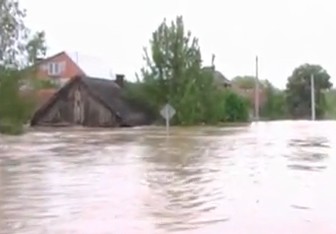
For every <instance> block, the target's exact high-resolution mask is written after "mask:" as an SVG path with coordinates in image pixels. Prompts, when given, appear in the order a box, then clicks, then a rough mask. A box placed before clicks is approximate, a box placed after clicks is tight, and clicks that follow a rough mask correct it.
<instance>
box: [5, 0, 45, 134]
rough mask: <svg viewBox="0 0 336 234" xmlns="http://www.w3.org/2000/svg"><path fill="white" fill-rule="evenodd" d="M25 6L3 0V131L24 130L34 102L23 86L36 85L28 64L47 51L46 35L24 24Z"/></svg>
mask: <svg viewBox="0 0 336 234" xmlns="http://www.w3.org/2000/svg"><path fill="white" fill-rule="evenodd" d="M25 16H26V13H25V10H23V9H21V8H20V6H19V3H18V1H15V0H0V35H1V40H0V64H1V68H0V132H2V133H8V134H16V133H21V132H22V128H23V125H24V123H25V122H26V121H27V120H28V118H29V116H30V114H31V111H32V108H33V106H34V104H33V102H32V99H30V98H28V97H25V96H24V95H23V92H22V90H21V89H22V88H23V87H24V86H27V84H29V85H30V86H32V87H33V88H34V87H35V85H34V84H33V85H32V82H31V80H29V79H31V78H32V77H31V76H29V74H30V73H29V72H31V71H30V69H28V68H27V67H26V66H27V65H31V64H33V63H34V62H35V58H36V56H37V55H41V54H42V55H43V54H45V50H46V46H45V41H44V40H45V35H44V32H38V33H36V34H35V35H34V36H32V37H31V38H29V35H30V31H29V29H28V28H27V27H26V26H25V24H24V18H25ZM41 85H42V84H41Z"/></svg>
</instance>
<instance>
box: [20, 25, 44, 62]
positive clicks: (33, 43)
mask: <svg viewBox="0 0 336 234" xmlns="http://www.w3.org/2000/svg"><path fill="white" fill-rule="evenodd" d="M25 49H26V51H27V56H28V63H29V65H34V64H36V62H37V59H38V58H39V57H44V56H45V55H46V53H47V45H46V38H45V32H44V31H40V32H36V33H35V34H34V35H33V36H32V37H31V38H30V39H29V41H28V43H27V44H26V48H25Z"/></svg>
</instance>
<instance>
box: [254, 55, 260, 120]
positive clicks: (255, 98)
mask: <svg viewBox="0 0 336 234" xmlns="http://www.w3.org/2000/svg"><path fill="white" fill-rule="evenodd" d="M258 76H259V74H258V56H256V77H255V89H254V92H255V93H254V108H255V109H254V113H255V121H259V78H258Z"/></svg>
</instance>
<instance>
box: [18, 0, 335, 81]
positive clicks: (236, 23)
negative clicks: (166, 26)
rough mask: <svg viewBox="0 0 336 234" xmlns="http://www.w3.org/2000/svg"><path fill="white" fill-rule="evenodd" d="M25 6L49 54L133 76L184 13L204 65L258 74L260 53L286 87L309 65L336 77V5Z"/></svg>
mask: <svg viewBox="0 0 336 234" xmlns="http://www.w3.org/2000/svg"><path fill="white" fill-rule="evenodd" d="M21 2H22V4H24V5H23V7H25V8H26V9H27V13H28V18H27V23H28V26H30V27H31V28H33V29H34V30H40V29H43V30H45V31H46V33H47V42H48V45H49V54H53V53H57V52H59V51H62V50H71V51H78V52H81V53H86V54H90V55H93V56H97V57H101V58H103V59H107V60H109V61H110V62H111V64H112V66H113V70H114V72H117V73H118V72H121V73H125V74H126V76H127V79H134V73H135V72H137V71H139V69H140V68H141V66H142V64H143V60H142V55H143V53H142V52H143V49H142V48H143V47H144V46H147V45H148V41H149V39H150V37H151V33H152V32H153V31H154V30H155V29H156V27H157V26H158V25H159V24H160V23H161V22H162V20H163V18H164V17H166V18H167V19H169V20H171V19H174V18H175V17H176V16H177V15H182V16H183V18H184V21H185V26H186V28H187V29H189V30H190V31H191V32H192V33H193V35H194V36H196V37H198V38H199V41H200V46H201V49H202V56H203V59H204V65H209V64H210V61H211V55H212V53H214V54H215V55H216V59H215V64H216V68H217V69H218V70H219V71H221V72H222V73H223V74H224V75H225V76H227V77H228V78H233V77H234V76H237V75H254V74H255V56H256V55H258V56H259V60H260V64H259V66H260V73H259V74H260V78H261V79H269V80H270V81H271V82H273V83H274V84H275V85H276V86H278V87H284V86H285V83H286V80H287V77H288V76H289V75H290V74H291V72H292V71H293V69H294V68H295V67H297V66H299V65H300V64H303V63H318V64H321V65H322V66H323V67H324V68H325V69H326V70H327V71H328V72H329V74H330V75H331V76H332V77H333V78H334V77H336V54H335V52H336V24H335V22H336V14H335V9H336V1H334V0H253V1H252V0H206V1H205V0H193V1H191V0H141V1H139V0H123V1H120V0H119V1H116V0H95V1H89V0H86V1H85V0H84V1H83V0H71V1H69V0H67V1H66V0H57V1H55V0H25V1H21ZM332 81H333V82H335V81H336V80H335V79H332ZM335 84H336V82H335Z"/></svg>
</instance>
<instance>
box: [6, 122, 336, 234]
mask: <svg viewBox="0 0 336 234" xmlns="http://www.w3.org/2000/svg"><path fill="white" fill-rule="evenodd" d="M335 157H336V122H331V121H323V122H309V121H297V122H291V121H281V122H269V123H263V122H260V123H254V124H252V125H250V126H244V127H235V128H213V127H206V128H175V129H172V130H171V132H170V135H169V136H168V135H166V132H165V129H163V128H157V127H151V128H138V129H117V130H109V131H107V130H95V129H89V130H88V129H81V128H78V129H66V130H64V129H63V130H62V129H44V130H43V131H42V130H34V131H31V132H29V133H27V134H26V135H23V136H20V137H8V136H6V137H5V136H0V233H1V234H2V233H4V234H40V233H41V234H46V233H52V234H54V233H55V234H56V233H57V234H58V233H59V234H61V233H62V234H67V233H78V234H89V233H90V234H115V233H117V234H119V233H122V234H123V233H127V234H133V233H145V234H151V233H153V234H160V233H162V234H166V233H193V234H194V233H195V234H198V233H214V234H219V233H242V234H249V233H256V234H264V233H267V234H270V233H272V234H277V233H281V234H283V233H286V234H287V233H294V234H301V233H302V234H310V233H314V234H329V233H336V158H335Z"/></svg>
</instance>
